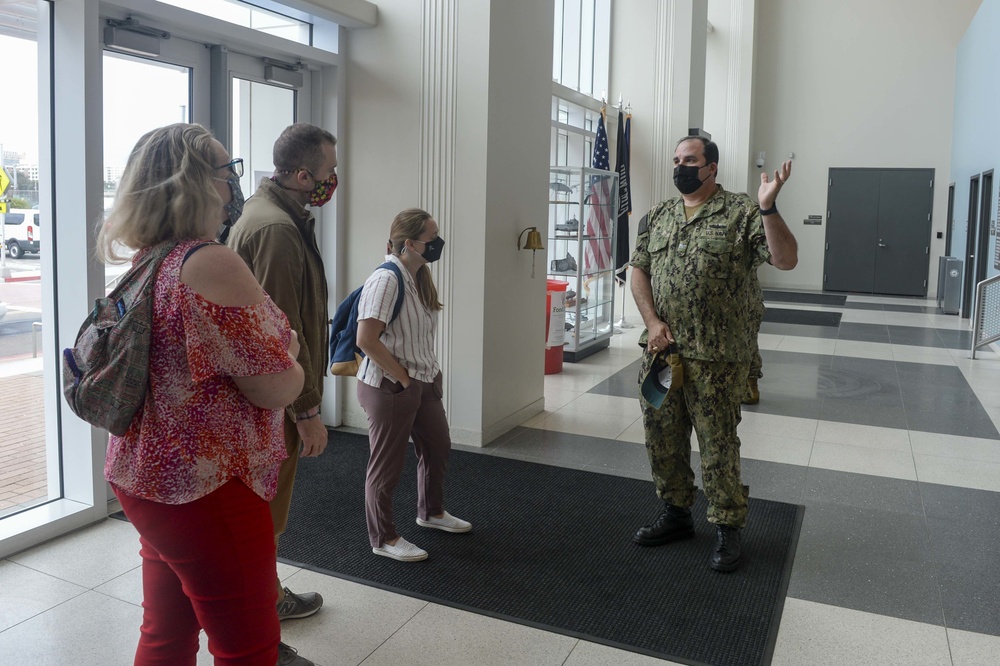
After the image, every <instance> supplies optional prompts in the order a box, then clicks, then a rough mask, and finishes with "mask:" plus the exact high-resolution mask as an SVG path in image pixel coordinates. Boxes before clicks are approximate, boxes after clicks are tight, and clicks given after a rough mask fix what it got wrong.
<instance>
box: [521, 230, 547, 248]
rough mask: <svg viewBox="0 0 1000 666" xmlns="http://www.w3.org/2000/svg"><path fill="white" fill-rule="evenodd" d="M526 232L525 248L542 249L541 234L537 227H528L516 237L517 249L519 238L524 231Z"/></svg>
mask: <svg viewBox="0 0 1000 666" xmlns="http://www.w3.org/2000/svg"><path fill="white" fill-rule="evenodd" d="M525 231H527V232H528V239H527V240H526V241H525V243H524V249H525V250H544V249H545V248H544V247H542V234H541V233H540V232H539V231H538V227H528V228H527V229H524V231H522V232H521V233H520V235H519V236H518V237H517V249H518V250H520V249H521V238H522V237H523V236H524V232H525Z"/></svg>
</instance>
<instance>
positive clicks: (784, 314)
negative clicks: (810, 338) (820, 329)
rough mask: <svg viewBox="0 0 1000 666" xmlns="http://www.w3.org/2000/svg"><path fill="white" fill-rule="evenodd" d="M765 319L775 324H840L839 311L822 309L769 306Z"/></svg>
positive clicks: (834, 325) (835, 325) (765, 312)
mask: <svg viewBox="0 0 1000 666" xmlns="http://www.w3.org/2000/svg"><path fill="white" fill-rule="evenodd" d="M764 321H767V322H771V323H774V324H804V325H806V326H833V327H837V326H840V313H839V312H823V311H820V310H786V309H783V308H767V309H766V310H764Z"/></svg>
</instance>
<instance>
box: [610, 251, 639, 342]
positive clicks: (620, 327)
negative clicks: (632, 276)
mask: <svg viewBox="0 0 1000 666" xmlns="http://www.w3.org/2000/svg"><path fill="white" fill-rule="evenodd" d="M622 273H623V275H627V274H628V266H625V267H624V270H623V271H622ZM619 286H620V287H621V288H622V318H621V319H619V320H618V321H616V322H615V333H616V334H617V333H621V332H622V331H627V330H628V329H630V328H635V324H630V323H628V322H627V321H626V320H625V280H622V283H621V284H620V285H619Z"/></svg>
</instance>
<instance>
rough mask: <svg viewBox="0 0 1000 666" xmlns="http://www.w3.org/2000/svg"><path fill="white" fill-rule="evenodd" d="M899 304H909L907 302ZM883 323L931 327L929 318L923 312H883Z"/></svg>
mask: <svg viewBox="0 0 1000 666" xmlns="http://www.w3.org/2000/svg"><path fill="white" fill-rule="evenodd" d="M901 305H910V304H909V303H905V304H901ZM885 323H886V324H888V325H889V326H916V327H919V328H933V326H932V324H931V320H930V319H929V318H928V317H927V315H925V314H917V313H915V312H889V311H887V312H886V313H885Z"/></svg>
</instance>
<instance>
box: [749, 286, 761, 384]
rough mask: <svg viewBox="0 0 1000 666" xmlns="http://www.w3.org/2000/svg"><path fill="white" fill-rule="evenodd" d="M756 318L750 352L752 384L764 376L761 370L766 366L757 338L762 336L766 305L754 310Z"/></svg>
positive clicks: (750, 377)
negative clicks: (761, 328) (761, 327)
mask: <svg viewBox="0 0 1000 666" xmlns="http://www.w3.org/2000/svg"><path fill="white" fill-rule="evenodd" d="M753 316H754V333H753V342H752V346H751V350H750V373H749V379H750V381H751V382H756V381H757V380H758V379H760V378H761V377H763V376H764V373H763V372H761V368H762V367H763V366H764V362H763V361H762V360H761V358H760V346H759V345H758V343H757V338H758V336H760V325H761V322H762V321H763V320H764V304H763V303H761V305H760V307H759V308H754V309H753Z"/></svg>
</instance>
